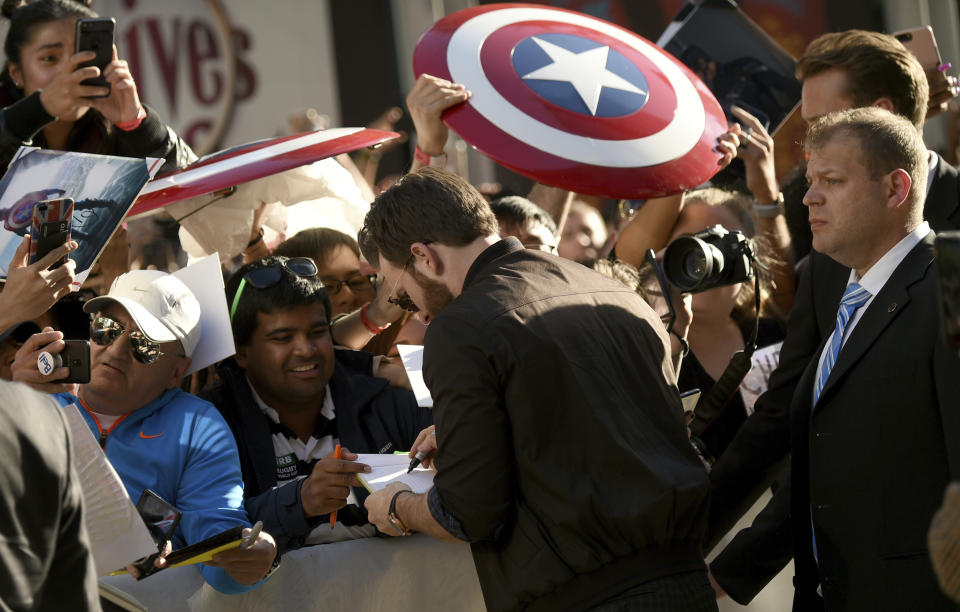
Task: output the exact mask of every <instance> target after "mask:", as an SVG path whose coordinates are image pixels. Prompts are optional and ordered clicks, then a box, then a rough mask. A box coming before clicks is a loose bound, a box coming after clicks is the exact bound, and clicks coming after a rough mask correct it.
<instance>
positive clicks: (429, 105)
mask: <svg viewBox="0 0 960 612" xmlns="http://www.w3.org/2000/svg"><path fill="white" fill-rule="evenodd" d="M469 99H470V92H469V91H467V88H466V87H464V86H463V85H460V84H459V83H451V82H450V81H447V80H446V79H440V78H437V77H435V76H430V75H429V74H421V75H420V77H419V78H417V82H416V83H415V84H414V86H413V89H411V90H410V93H409V94H407V108H408V109H410V118H411V119H413V125H414V127H415V128H416V130H417V146H418V147H420V150H421V151H423V152H424V153H426V154H427V155H430V156H438V155H442V154H443V147H444V146H445V145H446V144H447V133H448V132H447V126H446V124H444V122H443V121H442V120H441V119H440V117H441V115H443V112H444V111H445V110H447V109H448V108H450V107H451V106H455V105H457V104H460V103H461V102H466V101H467V100H469Z"/></svg>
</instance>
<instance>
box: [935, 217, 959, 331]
mask: <svg viewBox="0 0 960 612" xmlns="http://www.w3.org/2000/svg"><path fill="white" fill-rule="evenodd" d="M934 248H935V249H936V253H937V288H938V290H939V293H940V329H941V333H942V334H943V339H944V341H945V342H946V344H947V346H949V347H950V348H951V349H953V350H958V349H960V232H941V233H939V234H937V238H936V240H935V241H934Z"/></svg>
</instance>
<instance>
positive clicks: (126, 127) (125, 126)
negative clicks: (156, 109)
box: [113, 106, 147, 132]
mask: <svg viewBox="0 0 960 612" xmlns="http://www.w3.org/2000/svg"><path fill="white" fill-rule="evenodd" d="M146 118H147V109H145V108H143V107H142V106H141V107H140V112H138V113H137V118H136V119H131V120H130V121H121V122H120V123H114V124H113V125H115V126H117V129H118V130H123V131H124V132H132V131H133V130H135V129H137V128H138V127H140V124H141V123H143V120H144V119H146Z"/></svg>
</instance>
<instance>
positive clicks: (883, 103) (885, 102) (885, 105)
mask: <svg viewBox="0 0 960 612" xmlns="http://www.w3.org/2000/svg"><path fill="white" fill-rule="evenodd" d="M870 106H876V107H878V108H882V109H885V110H888V111H890V112H891V113H893V114H894V115H896V114H897V107H896V106H895V105H894V104H893V100H891V99H890V98H886V97H884V98H877V99H876V100H874V101H873V104H871V105H870Z"/></svg>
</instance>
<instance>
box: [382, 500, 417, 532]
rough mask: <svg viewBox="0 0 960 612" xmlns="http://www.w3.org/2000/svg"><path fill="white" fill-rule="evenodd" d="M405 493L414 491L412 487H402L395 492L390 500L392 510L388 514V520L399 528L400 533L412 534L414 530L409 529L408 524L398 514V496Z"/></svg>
mask: <svg viewBox="0 0 960 612" xmlns="http://www.w3.org/2000/svg"><path fill="white" fill-rule="evenodd" d="M403 493H413V491H411V490H410V489H401V490H399V491H397V492H396V493H394V494H393V499H391V500H390V511H389V513H388V514H387V521H388V522H389V523H390V525H391V526H392V527H393V528H394V529H396V530H397V533H398V534H399V535H402V536H408V535H412V534H413V532H412V531H410V530H409V529H407V526H406V525H405V524H404V523H403V521H401V520H400V517H399V516H397V498H398V497H400V495H402V494H403Z"/></svg>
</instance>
